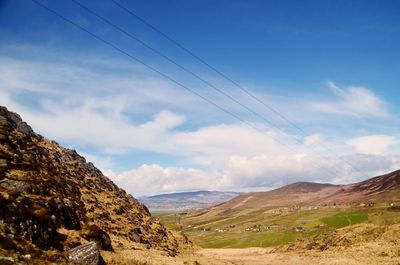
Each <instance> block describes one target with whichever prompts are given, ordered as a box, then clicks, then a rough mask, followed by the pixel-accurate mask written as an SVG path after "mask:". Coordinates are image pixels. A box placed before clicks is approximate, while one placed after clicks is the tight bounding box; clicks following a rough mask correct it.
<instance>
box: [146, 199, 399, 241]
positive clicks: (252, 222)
mask: <svg viewBox="0 0 400 265" xmlns="http://www.w3.org/2000/svg"><path fill="white" fill-rule="evenodd" d="M153 215H154V216H156V217H157V218H159V219H160V220H161V221H162V222H163V223H164V224H165V225H166V226H168V227H170V228H173V229H175V230H180V231H183V232H184V233H185V234H186V235H187V236H188V237H189V238H190V239H191V240H192V241H193V242H194V243H195V244H197V245H199V246H201V247H205V248H245V247H272V246H278V245H282V244H286V243H290V242H293V241H295V240H296V239H298V238H303V237H310V236H314V235H317V234H320V233H324V232H329V231H334V230H335V229H338V228H341V227H346V226H350V225H354V224H358V223H362V222H372V223H378V224H379V223H380V224H382V223H390V222H400V212H391V211H387V208H386V207H382V208H380V207H372V208H361V207H355V206H353V207H338V208H336V207H335V208H334V207H323V208H318V209H313V210H310V209H298V210H288V211H283V212H282V213H279V214H276V213H271V211H265V210H258V211H253V212H248V213H241V214H238V215H235V216H208V215H200V216H195V215H190V214H188V215H182V214H180V213H174V212H169V213H165V212H164V213H153Z"/></svg>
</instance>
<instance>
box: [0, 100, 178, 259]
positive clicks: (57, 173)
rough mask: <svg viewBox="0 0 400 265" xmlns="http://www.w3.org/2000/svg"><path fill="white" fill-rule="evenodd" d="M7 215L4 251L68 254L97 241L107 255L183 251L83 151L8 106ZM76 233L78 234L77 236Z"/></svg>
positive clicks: (4, 147)
mask: <svg viewBox="0 0 400 265" xmlns="http://www.w3.org/2000/svg"><path fill="white" fill-rule="evenodd" d="M0 209H1V211H0V238H1V239H2V240H0V243H1V246H0V249H5V248H6V247H8V248H10V249H11V250H14V251H19V252H23V253H28V252H34V251H37V250H51V249H54V250H58V251H60V252H61V251H64V250H66V249H68V248H72V247H75V246H77V245H80V244H81V243H82V240H83V241H84V240H87V241H88V240H94V241H96V242H98V243H99V244H100V245H101V247H102V248H103V249H112V244H113V243H115V242H117V241H118V242H119V244H123V242H129V241H131V242H137V243H140V244H145V245H146V246H147V247H153V248H161V249H163V250H166V251H168V252H169V253H170V254H175V253H176V252H177V251H178V241H177V240H176V238H175V237H174V236H173V235H172V234H171V232H169V231H168V230H167V229H166V228H165V227H164V226H162V225H161V224H160V223H159V222H158V221H155V220H153V219H152V218H151V216H150V214H149V212H148V210H147V208H146V207H145V206H144V205H142V204H141V203H139V202H138V201H137V200H136V199H134V198H133V197H132V196H131V195H129V194H127V193H126V192H125V191H124V190H122V189H120V188H118V187H117V186H116V185H115V184H114V183H113V182H112V181H111V180H109V179H108V178H107V177H105V176H103V174H102V173H101V172H100V171H99V170H98V169H97V168H96V167H94V165H93V164H92V163H86V161H85V159H84V158H83V157H81V156H79V155H78V154H77V152H76V151H74V150H69V149H65V148H62V147H60V146H59V145H58V144H57V143H56V142H54V141H50V140H47V139H45V138H44V137H42V136H40V135H38V134H35V133H34V132H33V130H32V129H31V128H30V127H29V126H28V125H27V124H26V123H25V122H23V121H22V119H21V118H20V117H19V115H17V114H15V113H12V112H9V111H8V110H7V109H6V108H4V107H0ZM61 230H62V231H61ZM60 231H61V232H60ZM65 231H67V232H65ZM70 231H77V232H78V236H75V237H71V236H70V234H71V233H69V232H70ZM75 234H76V233H75ZM113 241H114V242H113ZM3 242H6V243H7V244H6V243H4V244H3ZM3 245H4V246H3ZM38 255H39V254H38Z"/></svg>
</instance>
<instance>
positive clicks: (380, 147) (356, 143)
mask: <svg viewBox="0 0 400 265" xmlns="http://www.w3.org/2000/svg"><path fill="white" fill-rule="evenodd" d="M396 142H397V141H396V138H395V137H394V136H390V135H367V136H361V137H357V138H353V139H350V140H349V141H347V143H348V144H349V145H351V146H353V147H354V148H355V150H356V151H357V152H361V153H365V154H378V155H379V154H384V153H385V152H386V151H387V150H388V148H389V147H390V146H391V145H393V144H395V143H396Z"/></svg>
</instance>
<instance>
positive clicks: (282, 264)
mask: <svg viewBox="0 0 400 265" xmlns="http://www.w3.org/2000/svg"><path fill="white" fill-rule="evenodd" d="M376 247H377V246H373V245H366V246H363V247H360V248H356V249H352V250H349V251H325V252H318V251H302V252H289V253H270V252H269V251H271V250H270V249H265V248H245V249H201V250H198V251H196V252H194V253H193V254H190V255H189V254H187V255H182V256H179V257H168V256H164V255H161V254H160V253H157V252H152V253H150V254H149V252H148V251H137V250H127V251H121V252H119V253H118V252H117V253H115V254H111V253H108V254H106V255H104V258H105V260H106V261H107V263H108V264H116V265H118V264H120V265H122V264H132V265H173V264H176V265H178V264H179V265H189V264H190V265H192V264H193V265H199V264H201V265H204V264H207V265H288V264H296V265H297V264H313V265H323V264H324V265H325V264H330V265H360V264H365V265H367V264H368V265H381V264H382V265H399V264H400V256H398V255H392V254H390V253H387V252H381V253H377V252H376V251H375V250H376ZM386 250H387V249H386Z"/></svg>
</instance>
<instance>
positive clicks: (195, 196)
mask: <svg viewBox="0 0 400 265" xmlns="http://www.w3.org/2000/svg"><path fill="white" fill-rule="evenodd" d="M240 194H241V193H240V192H223V191H207V190H201V191H192V192H178V193H169V194H160V195H154V196H148V197H147V196H146V197H140V198H139V201H140V202H142V203H143V204H145V205H146V206H147V207H148V208H149V209H150V211H177V210H190V209H199V208H204V207H210V206H213V205H216V204H220V203H222V202H225V201H228V200H230V199H232V198H234V197H236V196H238V195H240Z"/></svg>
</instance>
